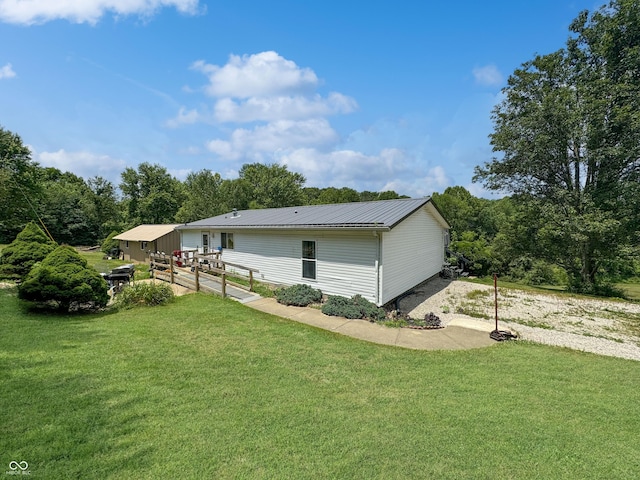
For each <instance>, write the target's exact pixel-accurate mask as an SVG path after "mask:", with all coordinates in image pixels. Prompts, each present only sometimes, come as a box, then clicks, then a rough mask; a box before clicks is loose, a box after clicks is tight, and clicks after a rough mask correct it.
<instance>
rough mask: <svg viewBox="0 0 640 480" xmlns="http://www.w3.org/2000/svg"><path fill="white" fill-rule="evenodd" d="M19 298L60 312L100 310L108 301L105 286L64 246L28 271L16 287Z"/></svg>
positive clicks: (90, 269)
mask: <svg viewBox="0 0 640 480" xmlns="http://www.w3.org/2000/svg"><path fill="white" fill-rule="evenodd" d="M18 297H19V298H21V299H23V300H27V301H29V302H33V303H35V304H37V305H40V306H44V307H47V308H51V309H53V310H59V311H62V312H68V311H69V310H70V309H72V308H77V309H95V308H100V307H104V306H105V305H106V304H107V302H108V301H109V294H108V293H107V282H105V280H104V279H103V278H102V277H101V276H100V274H99V273H98V272H97V271H96V270H95V269H94V268H92V267H90V266H88V264H87V261H86V260H85V259H84V258H82V257H81V256H80V254H79V253H78V252H76V251H75V250H74V249H73V248H72V247H69V246H66V245H62V246H60V247H58V248H56V249H55V250H54V251H52V252H51V253H50V254H49V255H47V257H46V258H45V259H44V260H43V261H42V262H40V263H39V264H37V265H35V266H34V267H33V268H32V269H31V271H30V272H29V274H28V275H27V277H26V278H25V280H24V282H22V283H21V284H20V286H19V287H18Z"/></svg>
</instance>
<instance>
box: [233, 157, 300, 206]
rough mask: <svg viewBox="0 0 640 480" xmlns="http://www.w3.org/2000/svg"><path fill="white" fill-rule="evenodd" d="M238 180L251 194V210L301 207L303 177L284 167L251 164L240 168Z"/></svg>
mask: <svg viewBox="0 0 640 480" xmlns="http://www.w3.org/2000/svg"><path fill="white" fill-rule="evenodd" d="M239 177H240V180H242V181H244V182H246V184H247V185H248V186H249V192H250V193H251V200H250V204H249V206H250V207H251V208H279V207H292V206H295V205H302V203H303V200H304V195H303V192H302V187H303V186H304V183H305V182H306V179H305V178H304V175H302V174H300V173H295V172H290V171H289V169H288V168H287V166H286V165H278V164H275V163H274V164H271V165H264V164H262V163H251V164H245V165H243V166H242V168H241V169H240V172H239Z"/></svg>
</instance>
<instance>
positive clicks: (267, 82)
mask: <svg viewBox="0 0 640 480" xmlns="http://www.w3.org/2000/svg"><path fill="white" fill-rule="evenodd" d="M191 68H192V69H194V70H198V71H200V72H202V73H204V74H205V75H207V76H208V77H209V82H210V83H209V85H208V86H207V87H206V88H205V92H206V93H207V94H208V95H210V96H212V97H231V98H249V97H264V96H271V95H291V94H293V93H298V92H309V91H313V90H314V89H315V88H316V87H317V86H318V77H316V74H315V73H314V72H313V70H311V69H309V68H300V67H298V66H297V65H296V64H295V62H292V61H291V60H287V59H285V58H283V57H281V56H280V55H278V54H277V53H276V52H273V51H269V52H261V53H256V54H254V55H243V56H242V57H240V56H238V55H230V56H229V61H228V62H227V64H226V65H224V66H222V67H220V66H218V65H211V64H208V63H205V62H204V61H202V60H199V61H197V62H195V63H194V64H193V65H192V66H191Z"/></svg>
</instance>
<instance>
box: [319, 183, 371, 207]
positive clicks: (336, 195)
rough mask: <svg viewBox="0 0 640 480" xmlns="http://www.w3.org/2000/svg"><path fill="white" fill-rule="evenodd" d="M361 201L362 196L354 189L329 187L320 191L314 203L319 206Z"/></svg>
mask: <svg viewBox="0 0 640 480" xmlns="http://www.w3.org/2000/svg"><path fill="white" fill-rule="evenodd" d="M359 201H360V195H358V192H356V191H355V190H354V189H352V188H348V187H342V188H335V187H327V188H323V189H321V190H320V194H319V195H318V197H317V198H316V200H315V202H314V203H315V204H317V205H327V204H331V203H352V202H359Z"/></svg>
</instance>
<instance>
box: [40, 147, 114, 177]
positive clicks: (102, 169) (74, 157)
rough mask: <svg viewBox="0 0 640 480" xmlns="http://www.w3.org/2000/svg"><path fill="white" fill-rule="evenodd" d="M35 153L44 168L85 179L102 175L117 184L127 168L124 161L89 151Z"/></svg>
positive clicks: (62, 150)
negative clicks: (73, 174) (121, 173)
mask: <svg viewBox="0 0 640 480" xmlns="http://www.w3.org/2000/svg"><path fill="white" fill-rule="evenodd" d="M31 150H32V152H33V153H34V155H33V157H34V159H35V160H36V161H37V162H38V163H40V164H41V165H42V166H44V167H54V168H57V169H58V170H61V171H63V172H73V173H75V174H76V175H79V176H81V177H83V178H85V179H87V178H91V177H95V176H96V175H100V176H102V177H105V178H107V179H109V180H111V181H113V182H117V181H118V179H119V176H120V172H122V171H123V170H124V169H125V168H126V166H127V165H126V162H125V161H124V160H120V159H116V158H112V157H110V156H109V155H99V154H95V153H92V152H87V151H79V152H67V151H65V150H64V149H60V150H58V151H57V152H41V153H36V152H35V151H34V150H33V149H31Z"/></svg>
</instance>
